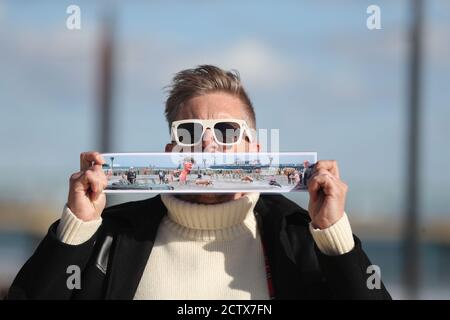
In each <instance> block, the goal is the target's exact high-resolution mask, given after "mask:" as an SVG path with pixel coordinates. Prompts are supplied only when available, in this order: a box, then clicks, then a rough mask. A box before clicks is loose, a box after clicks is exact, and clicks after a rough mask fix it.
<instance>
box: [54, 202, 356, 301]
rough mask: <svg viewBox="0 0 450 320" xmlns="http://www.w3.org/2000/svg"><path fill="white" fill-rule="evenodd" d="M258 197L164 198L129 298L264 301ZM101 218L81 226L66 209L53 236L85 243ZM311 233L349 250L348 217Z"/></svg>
mask: <svg viewBox="0 0 450 320" xmlns="http://www.w3.org/2000/svg"><path fill="white" fill-rule="evenodd" d="M258 199H259V194H257V193H249V194H246V195H245V196H244V197H242V198H240V199H238V200H234V201H230V202H226V203H222V204H215V205H204V204H194V203H189V202H185V201H182V200H179V199H178V198H176V197H174V196H172V195H167V194H163V195H161V200H162V201H163V203H164V205H165V206H166V207H167V209H168V210H167V211H168V214H167V216H165V217H164V218H163V219H162V221H161V224H160V226H159V228H158V232H157V235H156V239H155V244H154V247H153V249H152V252H151V254H150V257H149V259H148V262H147V265H146V268H145V271H144V273H143V275H142V278H141V281H140V283H139V286H138V288H137V290H136V293H135V297H134V299H136V300H139V299H261V300H262V299H268V298H269V293H268V288H267V280H266V273H265V265H264V254H263V251H262V246H261V238H260V235H259V232H258V228H257V224H256V219H255V216H254V211H253V210H254V208H255V205H256V202H257V201H258ZM100 224H101V219H99V220H95V221H90V222H83V221H81V220H80V219H78V218H77V217H75V215H74V214H73V213H72V212H71V211H70V209H68V208H67V206H66V207H65V209H64V212H63V216H62V218H61V221H60V223H59V225H58V228H57V236H58V238H59V239H60V240H61V241H63V242H65V243H67V244H71V245H77V244H81V243H83V242H84V241H87V240H88V239H89V238H90V237H92V235H93V234H94V233H95V231H96V230H97V228H98V227H99V226H100ZM310 231H311V233H312V236H313V238H314V241H315V242H316V244H317V246H318V247H319V249H320V250H321V251H322V252H324V253H325V254H329V255H338V254H343V253H346V252H348V251H350V250H351V249H353V246H354V242H353V236H352V231H351V228H350V224H349V222H348V219H347V215H346V214H344V217H343V218H341V219H340V220H339V221H338V222H336V224H334V225H333V226H331V227H330V228H327V229H325V230H318V229H313V228H312V226H311V225H310Z"/></svg>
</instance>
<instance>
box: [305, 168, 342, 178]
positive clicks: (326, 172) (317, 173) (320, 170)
mask: <svg viewBox="0 0 450 320" xmlns="http://www.w3.org/2000/svg"><path fill="white" fill-rule="evenodd" d="M321 175H329V176H330V177H331V178H332V179H337V178H336V177H335V176H334V175H333V174H332V173H331V172H330V171H328V170H325V169H319V170H317V171H315V172H314V173H313V174H312V175H311V178H314V177H316V176H321Z"/></svg>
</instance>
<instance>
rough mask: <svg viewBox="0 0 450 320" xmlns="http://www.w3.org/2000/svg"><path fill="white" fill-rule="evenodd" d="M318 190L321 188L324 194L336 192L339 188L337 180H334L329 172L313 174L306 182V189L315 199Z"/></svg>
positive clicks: (330, 194)
mask: <svg viewBox="0 0 450 320" xmlns="http://www.w3.org/2000/svg"><path fill="white" fill-rule="evenodd" d="M320 190H322V191H323V193H324V194H325V195H326V196H333V195H336V194H338V192H339V188H338V185H337V181H336V180H334V179H333V177H332V176H331V175H330V174H326V175H317V176H315V177H314V178H312V179H311V180H310V182H309V184H308V191H309V193H310V195H311V196H312V197H314V199H316V197H317V196H318V194H319V191H320ZM314 199H313V200H314Z"/></svg>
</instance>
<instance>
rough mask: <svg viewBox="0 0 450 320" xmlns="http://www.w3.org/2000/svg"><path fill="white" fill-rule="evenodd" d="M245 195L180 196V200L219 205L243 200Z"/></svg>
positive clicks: (209, 194) (178, 196)
mask: <svg viewBox="0 0 450 320" xmlns="http://www.w3.org/2000/svg"><path fill="white" fill-rule="evenodd" d="M243 195H244V193H204V194H179V195H176V197H177V198H178V199H181V200H184V201H187V202H192V203H198V204H219V203H224V202H228V201H233V200H237V199H239V198H241V197H242V196H243Z"/></svg>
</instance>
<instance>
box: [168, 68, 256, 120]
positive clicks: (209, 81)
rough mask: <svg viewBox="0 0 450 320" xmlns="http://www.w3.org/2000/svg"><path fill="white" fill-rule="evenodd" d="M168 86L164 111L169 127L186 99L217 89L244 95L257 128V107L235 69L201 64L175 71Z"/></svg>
mask: <svg viewBox="0 0 450 320" xmlns="http://www.w3.org/2000/svg"><path fill="white" fill-rule="evenodd" d="M167 88H168V97H167V101H166V110H165V115H166V119H167V122H168V123H169V128H170V126H171V125H172V122H173V121H175V119H176V117H177V115H178V112H179V111H180V109H181V108H182V107H183V104H184V103H186V102H187V101H188V100H189V99H191V98H194V97H197V96H201V95H203V94H206V93H211V92H215V91H216V92H217V91H220V92H225V93H229V94H232V95H234V96H237V97H238V98H239V99H241V101H242V102H243V104H244V108H245V111H246V113H247V115H248V119H247V120H248V122H249V126H250V127H251V128H256V116H255V110H254V109H253V105H252V102H251V101H250V98H249V97H248V95H247V93H246V91H245V89H244V87H243V86H242V83H241V78H240V76H239V73H238V72H237V71H236V70H232V71H225V70H222V69H220V68H218V67H216V66H213V65H201V66H198V67H196V68H193V69H186V70H182V71H180V72H178V73H177V74H175V76H174V77H173V79H172V83H171V84H170V85H169V86H168V87H167Z"/></svg>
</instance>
